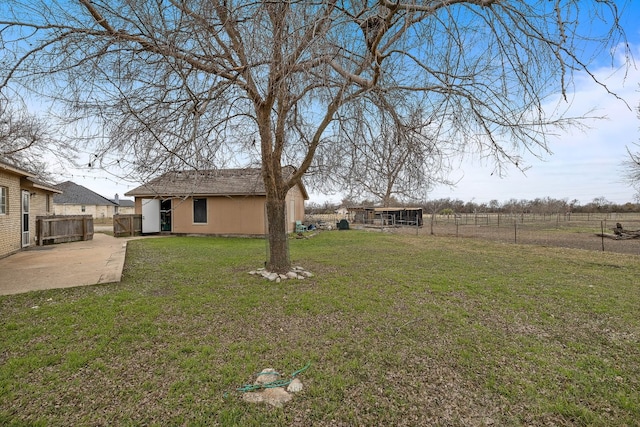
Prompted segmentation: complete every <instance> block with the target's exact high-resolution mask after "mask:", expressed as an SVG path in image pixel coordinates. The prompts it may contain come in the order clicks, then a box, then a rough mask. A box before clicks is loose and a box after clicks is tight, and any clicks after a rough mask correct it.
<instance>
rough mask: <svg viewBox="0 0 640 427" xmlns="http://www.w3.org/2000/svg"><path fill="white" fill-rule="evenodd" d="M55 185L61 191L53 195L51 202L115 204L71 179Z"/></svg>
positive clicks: (61, 203) (65, 203)
mask: <svg viewBox="0 0 640 427" xmlns="http://www.w3.org/2000/svg"><path fill="white" fill-rule="evenodd" d="M56 187H57V188H58V189H59V190H62V192H63V193H62V194H56V195H54V196H53V203H57V204H59V205H95V206H117V205H116V204H115V203H114V202H112V201H111V200H109V199H107V198H106V197H102V196H101V195H99V194H98V193H94V192H93V191H91V190H89V189H88V188H86V187H83V186H82V185H78V184H76V183H74V182H71V181H65V182H63V183H60V184H57V185H56Z"/></svg>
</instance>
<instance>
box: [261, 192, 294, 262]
mask: <svg viewBox="0 0 640 427" xmlns="http://www.w3.org/2000/svg"><path fill="white" fill-rule="evenodd" d="M286 208H287V205H286V202H285V200H271V199H270V198H269V197H267V226H268V227H269V230H268V233H269V261H268V264H267V269H268V270H269V271H272V272H276V273H286V272H287V271H289V270H290V268H291V259H290V258H289V240H288V236H287V224H286V218H287V212H286Z"/></svg>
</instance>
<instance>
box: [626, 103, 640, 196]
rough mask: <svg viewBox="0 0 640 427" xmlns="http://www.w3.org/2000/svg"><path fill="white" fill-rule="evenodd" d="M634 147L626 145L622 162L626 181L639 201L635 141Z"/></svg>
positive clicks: (639, 163)
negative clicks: (633, 189) (625, 157)
mask: <svg viewBox="0 0 640 427" xmlns="http://www.w3.org/2000/svg"><path fill="white" fill-rule="evenodd" d="M638 118H640V106H638ZM634 146H635V148H629V147H627V154H628V155H629V158H628V159H627V160H626V161H625V162H624V169H625V175H626V179H627V182H629V184H631V185H632V186H633V188H635V189H636V194H635V199H636V200H637V201H639V202H640V144H639V143H635V144H634Z"/></svg>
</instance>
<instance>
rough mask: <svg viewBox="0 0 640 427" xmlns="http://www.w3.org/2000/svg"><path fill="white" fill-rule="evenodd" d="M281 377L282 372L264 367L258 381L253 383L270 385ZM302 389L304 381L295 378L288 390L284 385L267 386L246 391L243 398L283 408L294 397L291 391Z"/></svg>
mask: <svg viewBox="0 0 640 427" xmlns="http://www.w3.org/2000/svg"><path fill="white" fill-rule="evenodd" d="M279 379H280V374H279V373H278V372H276V370H275V369H272V368H267V369H263V370H262V371H261V372H260V374H258V378H256V381H255V382H254V383H253V384H254V385H258V386H265V385H266V386H268V385H269V384H270V383H272V382H274V381H278V380H279ZM300 390H302V382H301V381H300V380H299V379H297V378H294V379H293V381H291V383H290V384H289V386H288V387H287V389H286V390H285V389H284V387H271V388H265V389H261V390H259V391H252V392H248V393H245V394H243V395H242V399H243V400H244V401H245V402H249V403H266V404H268V405H271V406H274V407H276V408H281V407H282V406H283V405H284V404H285V403H287V402H289V401H290V400H291V399H293V396H292V395H291V394H290V393H296V392H299V391H300Z"/></svg>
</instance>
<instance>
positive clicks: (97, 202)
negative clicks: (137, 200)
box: [53, 181, 133, 219]
mask: <svg viewBox="0 0 640 427" xmlns="http://www.w3.org/2000/svg"><path fill="white" fill-rule="evenodd" d="M56 188H57V189H59V190H61V191H62V194H57V195H55V196H54V197H53V209H54V212H55V214H56V215H91V216H93V218H94V219H109V218H113V215H114V214H117V213H121V214H124V213H133V201H132V200H119V199H113V200H111V199H107V198H106V197H103V196H101V195H99V194H98V193H96V192H94V191H92V190H90V189H88V188H87V187H84V186H82V185H79V184H76V183H74V182H71V181H65V182H62V183H60V184H57V185H56ZM121 207H122V209H121Z"/></svg>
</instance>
